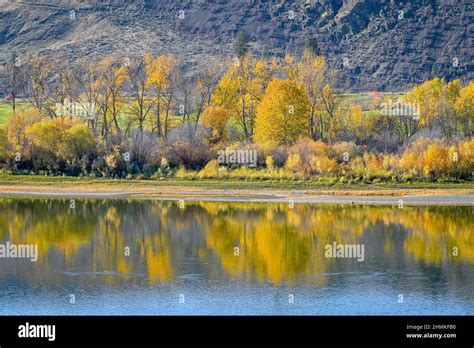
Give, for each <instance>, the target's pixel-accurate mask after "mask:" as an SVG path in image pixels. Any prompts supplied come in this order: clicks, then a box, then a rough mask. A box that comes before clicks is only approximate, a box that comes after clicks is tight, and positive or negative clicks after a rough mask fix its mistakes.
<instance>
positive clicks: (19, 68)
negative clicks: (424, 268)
mask: <svg viewBox="0 0 474 348" xmlns="http://www.w3.org/2000/svg"><path fill="white" fill-rule="evenodd" d="M240 41H242V40H240ZM240 41H239V42H238V43H237V45H236V54H237V56H236V57H235V58H234V59H231V60H229V61H227V62H223V61H220V60H217V59H210V60H209V61H208V62H205V63H203V64H201V65H200V66H199V67H195V68H194V69H191V70H189V69H185V64H183V63H182V62H180V61H179V60H178V59H177V58H176V57H174V56H172V55H162V56H158V57H153V56H151V55H148V54H145V55H143V56H139V57H125V58H124V57H119V56H117V55H112V56H109V57H106V58H104V59H102V60H101V61H98V62H95V61H92V60H89V59H82V60H79V61H77V62H76V63H74V64H69V63H67V62H62V61H57V60H53V59H50V58H46V57H39V56H30V57H24V58H22V59H20V57H16V56H12V59H11V62H10V64H8V65H7V66H6V67H5V68H4V70H3V74H2V76H3V86H4V90H5V95H6V99H7V100H8V102H9V103H11V106H12V115H11V116H10V117H9V120H8V123H7V124H6V126H5V127H3V129H1V130H0V161H3V162H4V163H5V165H6V167H8V168H10V169H12V168H13V169H15V170H33V171H38V170H46V171H49V172H51V173H60V172H63V173H64V172H65V173H68V174H79V173H82V174H92V175H118V176H122V175H125V174H126V173H130V172H132V173H140V172H141V173H143V172H148V171H155V170H158V168H162V161H165V162H166V163H169V164H170V165H171V166H175V167H178V166H180V165H184V166H185V167H187V168H202V167H204V166H205V165H206V163H207V162H208V161H209V160H210V159H212V158H213V157H215V152H216V150H218V149H222V148H224V147H226V146H229V145H232V146H234V147H239V146H240V147H244V146H247V147H248V146H251V144H256V146H260V147H262V148H265V149H271V148H276V147H281V149H282V151H286V150H287V148H288V147H290V146H292V145H293V144H295V143H296V142H298V141H299V140H300V139H304V138H308V139H311V140H314V141H316V140H317V141H321V142H323V143H326V144H334V143H336V142H340V141H345V142H352V143H354V144H355V145H357V146H363V147H364V148H365V151H368V152H375V153H379V152H401V151H402V150H403V148H402V147H403V146H406V145H407V144H408V143H409V141H411V139H412V138H413V136H414V135H415V137H416V134H417V133H419V132H420V131H423V132H424V133H427V134H431V135H433V134H434V135H435V136H436V137H438V138H440V139H442V140H443V141H444V142H445V143H446V144H449V145H453V144H455V143H456V142H458V141H460V140H462V139H465V138H468V139H469V138H471V137H472V135H473V129H474V124H473V119H474V83H473V82H471V83H469V84H468V85H465V86H464V85H462V83H461V82H460V81H459V80H455V81H451V82H449V83H447V82H446V81H445V80H443V79H438V78H436V79H434V80H431V81H427V82H425V83H423V84H421V85H420V86H416V87H414V88H413V89H412V90H411V91H408V92H407V93H406V94H404V95H403V96H400V101H401V102H403V103H405V104H407V105H409V106H410V107H411V108H410V110H415V109H416V110H417V112H416V114H412V113H401V114H393V113H391V112H388V113H387V112H381V109H380V105H382V104H385V105H389V104H391V102H392V101H395V100H392V99H393V96H390V95H384V94H382V93H374V94H373V95H364V96H360V95H348V94H344V93H342V92H341V91H339V90H337V88H336V86H337V79H338V72H336V71H334V70H332V69H331V68H329V67H328V65H327V64H326V61H325V59H324V57H322V56H320V55H318V54H317V51H316V49H315V48H314V46H311V45H310V46H308V47H307V48H306V49H305V50H304V52H303V53H302V54H301V56H300V57H294V56H291V55H287V56H286V57H284V58H283V59H278V58H275V57H273V58H271V59H262V58H255V57H253V56H252V55H251V54H250V53H249V52H248V47H247V46H246V45H245V42H244V43H242V42H240ZM397 97H398V96H397ZM68 103H73V104H75V105H82V106H84V109H88V110H89V112H88V113H86V114H71V115H64V113H62V112H61V108H59V109H58V107H57V106H58V104H59V105H65V104H68ZM27 104H28V105H29V106H30V107H29V108H27V109H25V107H26V105H27ZM91 106H92V107H91ZM389 111H390V110H389ZM425 135H426V134H425ZM239 144H240V145H239ZM277 152H278V151H277Z"/></svg>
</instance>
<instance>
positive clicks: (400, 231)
mask: <svg viewBox="0 0 474 348" xmlns="http://www.w3.org/2000/svg"><path fill="white" fill-rule="evenodd" d="M473 213H474V207H472V206H470V207H405V208H403V209H398V208H397V207H396V206H395V207H390V206H385V207H375V206H340V205H339V206H338V205H311V204H297V205H295V206H294V208H291V207H289V206H288V205H287V204H280V203H279V204H274V203H241V202H240V203H218V202H208V203H206V202H186V204H185V206H184V207H183V206H180V204H179V203H178V202H172V201H127V200H76V201H75V208H74V209H71V208H70V201H69V200H63V199H15V198H1V199H0V244H6V242H7V241H8V242H10V243H15V244H37V245H38V261H37V262H31V261H30V260H28V259H5V258H3V259H0V315H26V314H29V315H110V314H117V315H122V314H123V315H130V314H137V315H139V314H140V315H142V314H143V315H154V314H159V315H175V314H184V315H188V314H189V315H193V314H203V315H204V314H205V315H213V314H215V315H217V314H219V315H241V314H255V315H345V314H349V315H364V314H390V315H396V314H434V315H436V314H440V315H441V314H443V315H444V314H453V315H463V314H469V315H473V314H474V267H473V266H474V233H473V231H474V219H473V216H474V214H473ZM334 242H336V243H337V244H360V245H363V246H364V252H365V255H364V256H365V258H364V261H362V262H359V261H357V259H355V258H345V259H343V258H328V257H326V256H325V250H326V249H325V247H326V245H328V244H333V243H334ZM453 248H457V250H458V254H456V253H454V254H456V255H453ZM128 251H129V254H128ZM71 295H74V296H75V303H70V302H71V299H72V297H71ZM400 295H401V296H402V297H403V302H402V303H399V302H401V299H402V297H401V296H400Z"/></svg>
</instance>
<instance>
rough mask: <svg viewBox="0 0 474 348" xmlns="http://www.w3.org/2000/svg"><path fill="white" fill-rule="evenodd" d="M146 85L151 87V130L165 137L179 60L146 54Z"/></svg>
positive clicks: (168, 56)
mask: <svg viewBox="0 0 474 348" xmlns="http://www.w3.org/2000/svg"><path fill="white" fill-rule="evenodd" d="M145 62H146V73H147V77H148V81H147V87H148V88H151V89H152V93H153V105H154V111H155V117H156V120H155V124H154V126H153V131H155V132H156V133H157V134H158V137H159V138H164V139H166V138H167V136H168V131H169V128H170V124H169V121H170V116H171V111H172V103H173V101H174V99H175V97H176V90H175V87H176V80H177V73H178V69H179V61H178V59H177V58H176V57H174V56H172V55H163V56H159V57H157V58H156V59H154V58H153V57H151V56H150V55H147V56H146V57H145Z"/></svg>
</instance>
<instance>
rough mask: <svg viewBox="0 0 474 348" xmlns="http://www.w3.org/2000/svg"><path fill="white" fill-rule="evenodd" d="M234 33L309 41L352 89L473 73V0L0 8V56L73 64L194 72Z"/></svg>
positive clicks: (258, 41) (293, 43)
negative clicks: (124, 63)
mask: <svg viewBox="0 0 474 348" xmlns="http://www.w3.org/2000/svg"><path fill="white" fill-rule="evenodd" d="M71 11H74V12H71ZM241 30H242V31H244V32H246V33H247V35H248V36H249V38H250V39H251V41H252V46H253V51H254V52H255V54H258V55H269V54H278V55H283V54H284V53H285V52H287V51H290V52H295V51H298V50H300V49H301V48H302V47H303V45H304V42H305V41H306V40H307V39H308V38H310V37H314V38H316V39H317V41H318V44H319V46H320V49H321V51H322V53H323V54H324V55H325V56H326V57H327V58H328V60H329V62H330V64H331V65H332V66H334V67H336V68H338V69H339V70H340V80H341V87H343V88H346V89H348V90H351V91H371V90H385V91H395V90H397V91H399V90H405V89H407V88H409V87H410V86H412V85H413V84H416V83H420V82H421V81H423V80H426V79H428V78H430V77H432V76H434V75H438V76H441V77H446V78H447V79H454V78H461V79H462V80H465V81H467V80H470V79H473V76H474V65H473V61H474V49H473V44H474V42H473V41H474V3H473V2H472V0H429V1H428V0H417V1H413V0H300V1H298V0H296V1H282V0H188V1H186V0H183V1H174V0H137V1H133V2H132V4H131V2H130V1H125V0H110V1H100V0H99V1H97V0H94V1H92V0H90V1H89V0H83V1H81V0H71V1H66V0H55V1H53V0H51V1H46V0H35V1H27V0H23V1H14V0H10V1H9V2H6V3H1V4H0V61H2V62H5V60H6V59H7V58H8V56H9V55H10V54H11V53H12V52H14V51H15V52H17V53H18V54H20V55H21V54H26V53H33V52H36V53H39V54H54V55H59V56H64V57H67V58H68V59H71V60H74V59H77V58H80V57H83V56H90V57H94V58H100V57H102V56H104V55H106V54H108V53H110V52H113V51H119V52H121V53H123V54H124V55H134V54H138V53H140V52H150V53H153V54H159V53H173V54H176V55H178V56H181V57H182V59H183V61H186V62H187V63H188V67H189V68H190V69H192V68H193V66H196V65H197V64H199V63H200V62H201V61H203V60H205V59H206V57H207V56H209V55H217V56H223V57H224V56H231V55H232V54H233V52H232V42H233V37H234V36H235V35H236V34H237V33H238V32H239V31H241Z"/></svg>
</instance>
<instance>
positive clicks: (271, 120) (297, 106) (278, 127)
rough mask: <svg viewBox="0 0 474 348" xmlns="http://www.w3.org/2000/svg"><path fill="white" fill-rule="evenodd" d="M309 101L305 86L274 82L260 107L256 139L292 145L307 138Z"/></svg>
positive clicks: (282, 81) (289, 81)
mask: <svg viewBox="0 0 474 348" xmlns="http://www.w3.org/2000/svg"><path fill="white" fill-rule="evenodd" d="M308 114H309V101H308V97H307V96H306V94H305V92H304V90H303V87H302V86H301V85H300V84H298V83H297V82H295V81H291V80H277V79H275V80H273V81H272V82H270V84H269V85H268V87H267V90H266V92H265V96H264V97H263V99H262V102H261V103H260V105H259V106H258V109H257V116H256V130H255V140H256V141H257V142H259V143H268V144H274V145H276V144H285V145H288V144H291V143H292V142H294V141H296V140H298V139H299V138H301V137H303V136H305V135H308V128H307V124H308Z"/></svg>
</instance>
